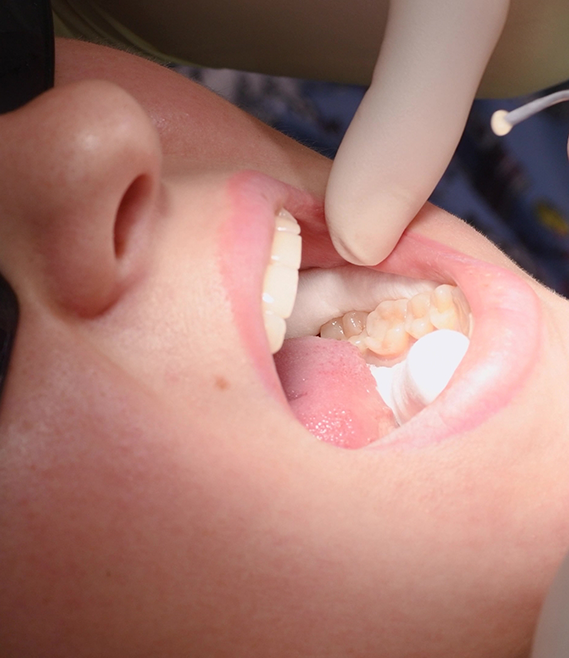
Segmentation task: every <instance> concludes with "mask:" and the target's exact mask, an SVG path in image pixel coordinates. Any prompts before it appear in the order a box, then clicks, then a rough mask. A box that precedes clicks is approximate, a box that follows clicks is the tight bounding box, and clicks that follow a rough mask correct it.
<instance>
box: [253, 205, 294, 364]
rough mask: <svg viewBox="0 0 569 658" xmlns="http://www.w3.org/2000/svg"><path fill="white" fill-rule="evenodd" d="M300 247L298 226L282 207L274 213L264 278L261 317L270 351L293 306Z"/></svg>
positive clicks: (276, 347) (279, 343)
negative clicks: (271, 239) (269, 255)
mask: <svg viewBox="0 0 569 658" xmlns="http://www.w3.org/2000/svg"><path fill="white" fill-rule="evenodd" d="M301 251H302V238H301V237H300V226H299V225H298V222H297V221H296V219H295V218H294V217H293V216H292V215H291V214H290V213H289V212H288V211H286V210H284V209H283V210H281V211H280V212H279V214H278V215H277V216H276V217H275V235H274V238H273V246H272V250H271V260H270V262H269V265H268V267H267V270H266V272H265V280H264V282H263V297H262V299H263V319H264V322H265V330H266V332H267V337H268V339H269V345H270V348H271V353H272V354H274V353H275V352H278V350H279V349H280V348H281V346H282V344H283V340H284V337H285V333H286V321H285V320H286V318H288V317H289V316H290V314H291V313H292V308H293V306H294V300H295V298H296V290H297V287H298V268H299V267H300V257H301Z"/></svg>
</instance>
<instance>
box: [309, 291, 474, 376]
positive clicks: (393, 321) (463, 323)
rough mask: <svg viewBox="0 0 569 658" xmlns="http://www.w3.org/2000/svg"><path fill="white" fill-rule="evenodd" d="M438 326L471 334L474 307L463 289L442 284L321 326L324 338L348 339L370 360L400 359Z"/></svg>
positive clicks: (389, 360) (352, 313) (334, 319)
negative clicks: (469, 303)
mask: <svg viewBox="0 0 569 658" xmlns="http://www.w3.org/2000/svg"><path fill="white" fill-rule="evenodd" d="M437 329H451V330H453V331H459V332H460V333H462V334H464V335H465V336H467V335H468V334H469V331H470V309H469V306H468V302H467V301H466V298H465V297H464V294H463V293H462V291H461V290H460V289H459V288H457V287H456V286H451V285H448V284H442V285H440V286H437V287H436V288H434V290H432V291H431V292H421V293H418V294H416V295H414V296H413V297H411V298H410V299H405V298H402V299H390V300H385V301H382V302H380V303H379V304H378V305H377V307H376V308H375V309H374V310H373V311H371V312H369V313H366V312H365V311H350V312H349V313H346V314H344V315H343V316H341V317H337V318H333V319H332V320H329V321H328V322H326V323H325V324H324V325H322V327H321V328H320V336H321V337H322V338H334V339H336V340H347V341H349V342H350V343H352V345H355V346H356V347H358V349H359V350H360V352H361V353H362V355H363V356H364V358H366V360H368V361H369V362H370V363H377V362H378V361H377V359H376V358H375V357H380V361H379V362H391V361H394V360H400V359H401V358H403V357H404V355H405V354H406V353H407V351H408V349H409V347H410V346H411V345H412V344H413V342H414V341H415V340H417V339H419V338H422V337H423V336H426V335H427V334H429V333H431V332H433V331H435V330H437Z"/></svg>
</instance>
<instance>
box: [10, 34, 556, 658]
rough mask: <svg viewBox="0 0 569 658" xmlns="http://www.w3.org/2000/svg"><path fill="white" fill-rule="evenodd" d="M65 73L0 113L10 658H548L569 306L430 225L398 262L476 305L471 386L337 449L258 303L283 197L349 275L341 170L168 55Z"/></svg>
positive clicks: (78, 60)
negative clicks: (299, 395)
mask: <svg viewBox="0 0 569 658" xmlns="http://www.w3.org/2000/svg"><path fill="white" fill-rule="evenodd" d="M57 54H58V61H57V68H58V83H59V84H58V86H57V87H56V89H55V90H53V91H51V92H49V93H47V94H45V95H43V96H42V97H40V98H38V99H36V101H34V102H33V103H31V104H29V105H28V106H26V107H24V108H23V109H21V110H19V111H17V112H15V113H13V114H10V115H5V116H3V117H0V170H1V171H0V271H1V272H2V273H3V274H4V276H5V277H6V278H7V279H8V280H9V282H10V283H11V285H12V287H13V288H14V290H15V291H16V293H17V295H18V298H19V301H20V313H21V317H20V324H19V328H18V334H17V340H16V344H15V349H14V352H13V355H12V360H11V366H10V371H9V373H8V378H7V381H6V386H5V389H4V393H3V399H2V405H1V409H0V528H1V535H0V582H1V583H2V586H1V587H0V647H1V653H2V655H3V656H15V657H16V656H17V657H18V658H21V657H22V656H56V655H57V656H69V657H73V658H79V657H81V656H105V657H113V656H116V657H120V658H124V657H126V656H137V657H139V656H180V657H184V658H185V657H187V656H192V657H193V656H204V657H207V658H212V657H213V656H228V657H231V658H237V657H240V656H243V657H251V656H262V657H263V658H265V657H268V656H275V657H276V656H282V657H283V658H285V657H286V658H290V657H291V656H326V657H332V656H338V657H339V658H344V657H345V656H348V655H350V656H358V657H360V656H378V655H381V656H382V658H389V657H393V656H397V657H402V656H409V657H410V656H421V657H422V658H425V657H427V656H429V657H430V656H432V657H437V658H438V657H440V656H463V657H466V656H476V657H477V658H479V657H481V656H492V657H493V658H497V657H500V656H521V655H524V651H525V650H526V649H527V647H528V643H529V640H530V636H531V633H532V630H533V624H534V622H535V617H536V614H537V611H538V608H539V605H540V602H541V599H542V596H543V594H544V591H545V589H546V587H547V585H548V583H549V581H550V579H551V577H552V575H553V572H554V569H555V568H556V566H557V564H558V563H559V561H560V559H561V556H562V554H563V552H564V550H565V548H566V546H567V545H568V544H569V514H567V509H568V506H569V479H568V478H567V472H568V468H569V445H568V440H569V431H568V430H567V418H566V409H567V408H568V407H567V402H566V399H567V393H566V391H567V385H566V383H567V382H568V381H569V372H568V359H567V352H566V346H567V340H568V339H567V335H568V334H567V328H568V327H569V316H568V310H567V304H566V302H565V301H564V300H561V299H559V298H558V297H556V296H555V295H553V294H552V293H550V292H548V291H547V290H545V289H544V288H542V287H541V286H539V285H537V284H536V283H535V282H533V281H531V280H529V279H528V277H526V276H525V275H524V274H522V273H521V272H520V271H519V270H518V269H517V268H516V267H515V266H514V265H512V264H511V263H510V262H509V261H508V260H507V259H506V258H505V257H504V256H502V255H501V254H500V253H499V252H498V251H497V250H496V249H495V248H494V247H493V246H491V245H490V244H489V243H488V242H487V241H486V240H485V239H484V238H482V237H481V236H479V235H477V234H476V233H475V232H474V231H472V230H471V229H470V228H468V227H467V226H466V225H465V224H463V223H462V222H460V221H459V220H457V219H455V218H453V217H450V216H449V215H447V214H446V213H444V212H442V211H440V210H437V209H435V208H433V207H429V208H427V209H425V211H424V212H423V213H422V215H421V216H420V217H419V218H418V219H417V220H416V222H415V223H414V226H413V227H412V229H411V231H410V235H409V236H408V237H407V238H404V240H403V241H402V243H401V245H400V246H399V247H398V248H397V250H396V252H395V253H394V255H393V256H392V257H391V258H390V260H389V261H388V262H387V263H386V265H385V267H384V269H386V270H388V271H389V270H391V271H396V272H399V273H406V274H408V275H410V276H415V277H419V278H426V279H431V280H434V281H437V282H457V283H459V285H460V286H461V287H462V289H463V291H464V292H465V294H466V297H467V298H468V300H469V302H470V305H471V308H472V311H473V317H474V333H473V335H472V342H471V349H470V351H469V355H468V356H467V358H466V360H465V362H464V363H463V366H461V368H462V371H461V373H462V374H461V373H459V375H458V377H457V379H456V381H455V384H454V386H451V389H450V391H449V393H448V395H443V397H442V398H441V400H440V401H438V402H436V403H434V404H433V405H432V406H431V407H430V408H429V409H427V411H426V412H425V413H423V414H421V415H419V416H417V417H416V418H415V419H413V420H412V421H411V422H409V423H408V424H407V425H405V426H403V427H402V428H401V429H400V430H398V431H397V432H398V434H397V433H396V434H394V435H393V438H394V440H393V441H392V442H390V443H388V444H385V445H382V447H379V448H378V446H377V445H375V446H374V445H373V444H372V445H371V446H369V447H366V448H362V449H358V450H345V449H342V448H340V447H337V446H334V445H329V444H327V443H324V442H321V441H318V440H316V439H315V438H314V437H313V436H312V435H311V434H309V433H308V432H307V431H306V430H305V429H304V427H302V425H300V423H299V422H297V421H296V420H295V418H294V416H293V415H292V414H291V412H290V410H289V408H288V406H287V403H286V401H285V400H284V396H283V394H282V392H281V390H280V385H279V383H278V379H277V378H276V375H275V373H274V369H273V362H272V358H271V356H270V353H269V349H268V346H267V343H266V338H265V334H264V328H263V321H262V317H261V290H262V281H263V275H264V271H265V268H266V266H267V263H268V260H269V253H270V248H271V240H272V236H273V227H274V223H273V216H274V214H276V213H278V211H279V210H280V209H281V208H283V207H284V208H286V209H288V210H289V211H290V212H291V213H292V214H293V215H295V216H296V217H297V219H298V220H299V222H300V223H301V225H302V228H303V234H304V236H305V240H304V249H305V251H304V256H303V267H308V266H324V267H330V266H333V265H337V264H339V263H340V261H339V259H338V257H337V256H335V255H334V253H333V251H332V249H331V246H330V243H329V241H328V239H327V238H326V234H325V230H324V224H323V217H322V211H321V199H322V194H323V191H324V186H325V182H326V177H327V172H328V169H329V163H328V162H327V161H326V160H324V159H323V158H321V157H320V156H317V155H316V154H314V153H312V152H310V151H308V150H306V149H304V148H303V147H300V146H298V145H296V144H294V143H292V142H290V141H288V140H287V139H286V138H284V137H282V136H280V135H277V134H276V133H274V132H272V131H271V130H269V129H268V128H266V127H264V126H262V125H260V124H258V123H257V122H256V121H254V120H253V119H251V118H249V117H247V116H246V115H244V114H242V113H240V112H239V110H236V109H235V108H233V107H231V106H228V105H227V104H226V103H225V102H223V101H221V100H220V99H219V98H217V97H216V96H214V95H212V94H210V93H209V92H207V91H205V90H204V89H202V88H200V87H198V86H196V85H194V84H191V83H189V82H187V81H185V80H183V79H182V78H181V77H179V76H176V75H174V74H172V73H170V72H168V71H166V70H164V69H159V68H157V67H155V66H154V65H152V64H150V63H148V62H144V61H141V60H138V59H133V58H132V57H130V56H128V55H125V54H122V53H118V52H113V51H108V50H105V49H101V48H97V47H94V46H90V45H86V44H80V43H70V42H68V43H64V44H59V49H58V53H57ZM83 78H85V79H89V80H91V81H90V82H83V83H79V84H75V81H77V80H80V79H83ZM95 78H99V79H101V78H106V79H107V80H112V81H115V82H116V83H117V84H118V85H120V86H121V87H123V88H124V89H126V90H127V91H128V92H129V93H130V94H131V95H130V96H129V95H127V94H126V93H124V92H123V91H121V90H120V89H119V88H118V87H115V86H111V85H109V84H107V83H103V82H94V81H92V80H93V79H95ZM135 99H136V100H135ZM251 169H252V170H258V171H261V172H263V173H262V175H259V174H255V173H238V172H242V171H243V170H251ZM268 176H272V177H274V178H277V179H279V180H280V181H282V182H276V181H274V180H272V179H271V178H269V177H268ZM284 183H287V184H290V185H292V186H294V187H288V186H287V185H285V184H284ZM425 237H426V238H429V239H431V240H436V241H437V244H429V243H427V242H425V241H424V238H425ZM448 247H451V248H452V249H454V250H455V252H449V251H448ZM466 255H468V256H469V257H473V258H475V259H478V260H471V259H470V258H469V257H467V256H466ZM317 384H318V382H315V384H314V385H315V386H317ZM354 405H355V406H357V400H356V401H354ZM333 431H334V430H332V433H333ZM332 438H334V437H332Z"/></svg>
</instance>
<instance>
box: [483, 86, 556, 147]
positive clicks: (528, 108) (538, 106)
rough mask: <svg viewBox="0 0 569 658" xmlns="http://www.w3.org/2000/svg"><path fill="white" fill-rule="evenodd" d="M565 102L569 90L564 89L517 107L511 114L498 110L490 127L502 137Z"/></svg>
mask: <svg viewBox="0 0 569 658" xmlns="http://www.w3.org/2000/svg"><path fill="white" fill-rule="evenodd" d="M564 101H569V89H563V90H562V91H556V92H554V93H553V94H549V95H548V96H543V97H542V98H537V99H536V100H533V101H530V102H529V103H526V104H525V105H522V106H521V107H517V108H516V109H515V110H512V111H511V112H508V111H507V110H496V112H494V114H493V115H492V119H491V120H490V126H491V127H492V130H493V131H494V133H495V134H496V135H498V136H499V137H502V136H503V135H507V134H508V133H509V132H510V130H511V129H512V128H513V127H514V126H515V125H517V124H518V123H521V122H522V121H525V120H526V119H529V118H530V117H532V116H534V114H537V113H538V112H541V111H542V110H545V108H547V107H551V106H552V105H556V104H557V103H563V102H564Z"/></svg>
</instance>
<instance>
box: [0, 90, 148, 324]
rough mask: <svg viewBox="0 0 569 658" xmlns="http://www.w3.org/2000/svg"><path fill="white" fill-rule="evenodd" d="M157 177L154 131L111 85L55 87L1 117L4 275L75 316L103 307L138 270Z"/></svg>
mask: <svg viewBox="0 0 569 658" xmlns="http://www.w3.org/2000/svg"><path fill="white" fill-rule="evenodd" d="M160 180H161V147H160V142H159V138H158V134H157V131H156V130H155V128H154V126H153V125H152V123H151V120H150V118H149V117H148V115H147V114H146V113H145V112H144V110H143V109H142V108H141V107H140V105H138V103H137V102H136V101H135V100H134V99H133V98H132V97H131V96H129V95H128V94H127V93H126V92H125V91H123V90H122V89H121V88H119V87H117V86H116V85H113V84H111V83H108V82H103V81H89V82H80V83H76V84H73V85H69V86H66V87H61V88H56V89H53V90H50V91H49V92H47V93H45V94H43V95H42V96H40V97H39V98H37V99H36V100H34V101H33V102H31V103H29V104H28V105H26V106H25V107H23V108H21V109H20V110H18V111H16V112H13V113H10V114H6V115H4V116H2V117H0V213H1V216H0V258H1V259H2V260H1V264H2V268H3V269H4V270H5V275H6V277H7V278H8V279H9V280H10V281H11V282H12V285H13V286H14V288H15V289H16V291H17V292H18V286H19V285H25V284H31V285H35V286H40V287H42V288H43V290H44V291H45V292H46V294H49V295H51V296H52V297H53V299H54V300H55V301H56V302H57V303H59V304H62V305H64V306H66V307H67V308H69V310H71V311H73V312H75V313H78V314H81V315H86V316H89V315H93V314H96V313H98V312H100V311H102V310H103V309H104V308H106V307H107V306H108V305H109V304H111V303H112V302H113V300H114V299H116V297H117V295H118V294H120V291H121V288H122V287H123V286H124V285H125V282H126V281H127V280H128V279H129V276H132V268H133V263H134V262H136V253H135V252H136V249H137V246H140V244H141V240H140V236H141V234H142V233H144V232H145V231H147V230H148V226H149V223H151V222H152V219H153V217H154V215H155V212H156V206H157V202H158V196H159V191H160ZM23 269H26V272H25V273H22V270H23ZM22 282H24V283H22Z"/></svg>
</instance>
